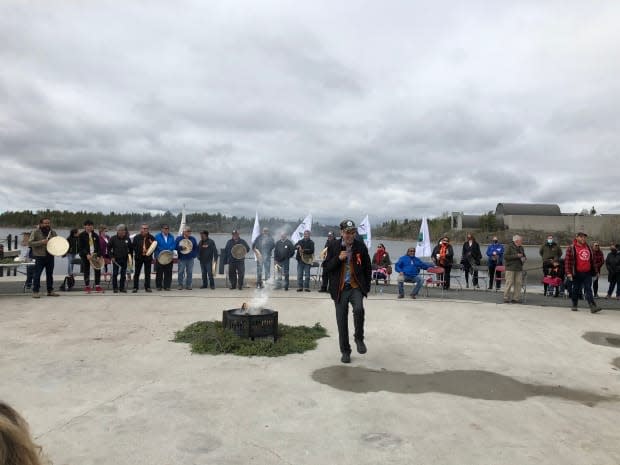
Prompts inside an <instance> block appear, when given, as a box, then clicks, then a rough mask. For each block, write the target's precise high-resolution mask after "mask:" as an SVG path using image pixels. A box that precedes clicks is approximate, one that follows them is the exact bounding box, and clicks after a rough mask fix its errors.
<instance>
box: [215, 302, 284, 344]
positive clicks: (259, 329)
mask: <svg viewBox="0 0 620 465" xmlns="http://www.w3.org/2000/svg"><path fill="white" fill-rule="evenodd" d="M252 313H255V314H251V313H249V312H248V310H246V309H243V308H233V309H232V310H224V311H223V312H222V324H223V326H224V328H227V329H231V330H233V331H234V333H235V334H236V335H237V336H239V337H247V338H250V339H252V340H254V338H255V337H273V340H274V341H276V340H277V339H278V312H276V311H275V310H270V309H268V308H260V309H258V310H257V311H255V312H252Z"/></svg>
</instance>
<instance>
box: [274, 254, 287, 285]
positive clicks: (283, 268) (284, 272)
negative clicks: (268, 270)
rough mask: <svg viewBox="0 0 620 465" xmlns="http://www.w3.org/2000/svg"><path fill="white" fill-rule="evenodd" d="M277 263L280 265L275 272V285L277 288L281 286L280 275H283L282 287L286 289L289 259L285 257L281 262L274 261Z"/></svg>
mask: <svg viewBox="0 0 620 465" xmlns="http://www.w3.org/2000/svg"><path fill="white" fill-rule="evenodd" d="M276 263H277V264H278V265H280V268H281V269H280V271H279V272H277V273H276V275H277V285H276V287H277V288H278V289H279V288H281V287H282V277H284V289H285V290H288V282H289V280H288V274H289V269H290V268H289V265H290V260H289V259H288V258H287V259H286V260H284V261H283V262H276Z"/></svg>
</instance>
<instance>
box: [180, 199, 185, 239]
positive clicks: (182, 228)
mask: <svg viewBox="0 0 620 465" xmlns="http://www.w3.org/2000/svg"><path fill="white" fill-rule="evenodd" d="M185 224H186V216H185V204H183V210H181V224H180V225H179V236H182V235H183V230H184V229H185Z"/></svg>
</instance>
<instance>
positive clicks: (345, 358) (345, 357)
mask: <svg viewBox="0 0 620 465" xmlns="http://www.w3.org/2000/svg"><path fill="white" fill-rule="evenodd" d="M340 361H341V362H342V363H351V354H349V353H347V352H344V353H343V354H342V357H340Z"/></svg>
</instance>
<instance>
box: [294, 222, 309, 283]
mask: <svg viewBox="0 0 620 465" xmlns="http://www.w3.org/2000/svg"><path fill="white" fill-rule="evenodd" d="M295 249H297V254H296V255H295V259H296V260H297V292H302V291H306V292H310V268H312V262H313V257H314V241H313V240H312V239H310V230H308V229H306V230H305V231H304V237H303V238H301V239H300V240H298V241H297V244H295Z"/></svg>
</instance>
